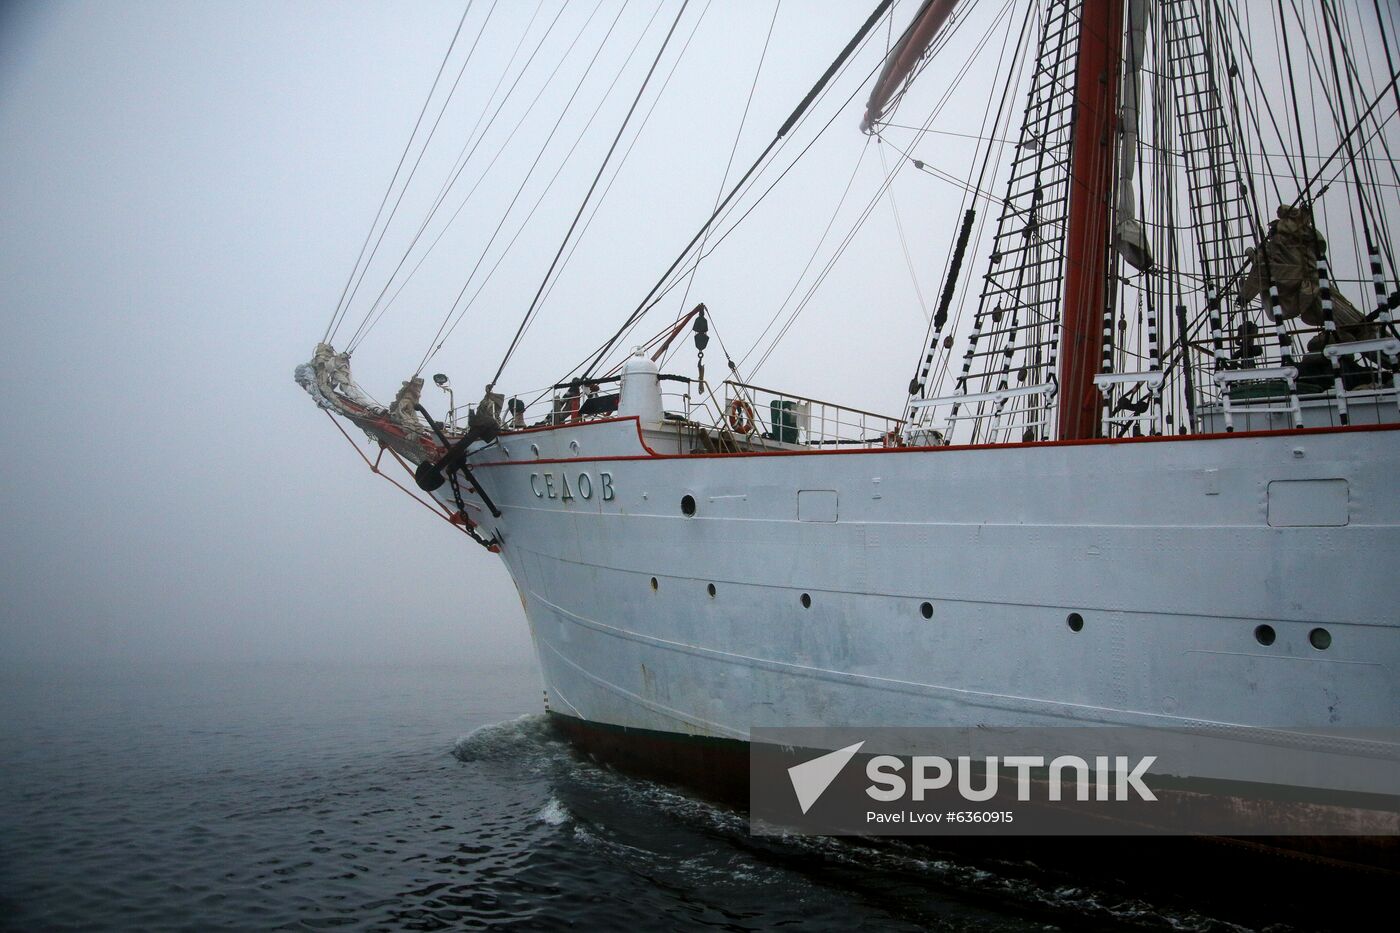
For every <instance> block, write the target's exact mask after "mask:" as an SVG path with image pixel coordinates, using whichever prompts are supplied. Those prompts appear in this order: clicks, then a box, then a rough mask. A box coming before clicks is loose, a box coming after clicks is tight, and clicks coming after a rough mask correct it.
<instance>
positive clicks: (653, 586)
mask: <svg viewBox="0 0 1400 933" xmlns="http://www.w3.org/2000/svg"><path fill="white" fill-rule="evenodd" d="M651 589H652V592H655V591H656V589H657V583H656V578H655V577H652V578H651Z"/></svg>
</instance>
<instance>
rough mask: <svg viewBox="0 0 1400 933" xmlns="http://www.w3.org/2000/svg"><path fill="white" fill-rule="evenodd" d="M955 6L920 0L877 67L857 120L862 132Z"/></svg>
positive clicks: (948, 0)
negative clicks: (862, 109) (883, 61)
mask: <svg viewBox="0 0 1400 933" xmlns="http://www.w3.org/2000/svg"><path fill="white" fill-rule="evenodd" d="M957 5H958V0H924V5H923V6H922V7H920V8H919V12H918V13H917V14H915V16H914V19H913V21H912V22H911V23H910V25H909V28H908V29H906V30H905V31H904V35H903V37H902V38H900V40H899V41H898V42H896V43H895V46H894V48H892V49H890V53H889V55H888V56H886V58H885V67H884V68H882V69H881V70H880V77H879V78H878V79H876V81H875V87H874V89H873V90H872V91H871V92H870V99H869V100H868V101H866V104H865V117H864V118H863V119H862V120H861V121H860V128H861V129H862V130H863V131H866V132H869V130H870V128H871V127H872V126H874V125H875V124H876V123H878V122H880V120H881V118H883V117H884V115H885V107H886V106H888V104H889V102H890V100H891V99H892V98H893V97H894V95H895V93H896V92H898V91H899V89H900V88H901V87H902V86H903V85H904V83H905V81H906V80H907V79H908V77H909V75H910V74H911V73H912V72H913V70H914V67H915V66H916V65H918V64H919V62H921V61H923V58H924V54H925V53H926V52H927V51H928V47H929V46H930V45H932V44H933V40H934V39H936V38H938V33H939V32H940V31H941V30H942V29H943V24H944V23H946V22H947V21H948V17H949V16H951V15H952V13H953V8H954V7H955V6H957Z"/></svg>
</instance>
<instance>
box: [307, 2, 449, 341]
mask: <svg viewBox="0 0 1400 933" xmlns="http://www.w3.org/2000/svg"><path fill="white" fill-rule="evenodd" d="M471 8H472V0H467V6H466V8H465V9H463V10H462V18H461V19H460V20H458V21H457V30H456V32H454V33H453V34H452V41H451V42H449V43H448V44H447V51H446V52H445V53H443V56H442V64H440V65H438V70H437V74H436V75H435V76H434V77H433V85H432V87H430V88H429V89H428V96H427V97H425V98H424V99H423V107H422V109H421V110H419V111H418V119H417V120H416V121H415V122H414V124H413V132H411V133H409V134H408V142H406V143H404V147H403V153H402V154H401V155H400V156H399V163H398V165H396V166H395V167H394V174H393V176H392V177H391V178H390V179H389V187H387V188H385V189H384V197H383V198H382V199H380V202H379V209H378V210H377V211H375V214H374V221H373V223H371V224H370V225H369V230H368V231H367V232H366V233H365V241H364V243H362V244H361V245H360V254H359V255H358V256H356V257H355V265H354V266H353V267H352V268H351V269H350V275H349V277H348V278H347V279H346V280H345V287H344V288H342V289H341V291H340V300H339V301H337V302H336V305H335V312H334V313H333V314H332V315H331V320H330V323H328V324H327V325H326V332H325V334H324V335H323V336H322V338H321V342H322V343H327V342H329V341H330V340H331V339H332V338H334V337H335V332H336V329H337V328H338V327H339V326H340V323H339V320H338V319H340V318H343V317H344V312H345V309H346V307H347V306H346V303H345V296H346V294H347V293H348V292H349V291H350V283H351V282H353V281H354V280H355V273H356V272H357V271H359V268H360V260H362V259H363V258H364V255H365V250H366V249H368V248H369V241H370V238H371V237H372V236H374V228H375V227H377V226H378V225H379V218H380V217H382V216H383V214H384V205H385V204H388V203H389V194H390V193H391V192H392V191H393V190H394V184H395V183H396V182H397V181H398V180H399V172H400V171H402V170H403V163H404V160H405V159H407V158H408V151H409V149H411V148H412V147H413V139H414V137H416V136H417V135H418V128H419V126H421V125H422V123H423V116H424V115H425V114H426V113H427V112H428V104H430V103H431V102H432V99H433V94H434V93H436V92H437V86H438V82H439V81H441V80H442V73H443V71H444V70H446V68H447V62H448V59H450V58H451V57H452V50H453V49H454V48H456V47H457V37H458V36H460V35H461V34H462V26H463V24H465V23H466V21H467V14H468V13H470V12H471Z"/></svg>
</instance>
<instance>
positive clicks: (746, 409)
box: [727, 398, 754, 435]
mask: <svg viewBox="0 0 1400 933" xmlns="http://www.w3.org/2000/svg"><path fill="white" fill-rule="evenodd" d="M753 418H754V416H753V406H752V405H750V404H749V403H748V402H746V401H744V400H743V399H741V398H736V399H734V400H733V401H732V402H730V403H729V417H728V419H727V420H728V422H729V428H730V430H731V431H733V432H734V433H735V434H743V435H749V434H752V433H753Z"/></svg>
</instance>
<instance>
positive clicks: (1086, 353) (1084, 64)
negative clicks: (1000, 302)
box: [1058, 0, 1123, 441]
mask: <svg viewBox="0 0 1400 933" xmlns="http://www.w3.org/2000/svg"><path fill="white" fill-rule="evenodd" d="M1122 47H1123V0H1083V3H1082V5H1081V8H1080V18H1079V58H1078V62H1077V64H1076V66H1075V89H1074V130H1073V132H1074V142H1073V144H1072V145H1073V151H1072V153H1071V157H1070V179H1071V180H1070V190H1069V209H1068V213H1069V224H1068V229H1067V232H1066V236H1065V259H1066V262H1065V291H1064V304H1063V310H1062V312H1061V331H1060V390H1059V403H1058V404H1059V435H1058V436H1059V439H1060V440H1062V441H1065V440H1079V439H1083V438H1091V437H1094V436H1095V435H1096V434H1097V433H1098V421H1099V408H1100V402H1099V392H1098V389H1097V388H1096V387H1095V386H1094V376H1095V375H1096V374H1097V373H1098V371H1099V365H1100V362H1101V359H1100V358H1101V354H1102V341H1103V317H1104V310H1105V307H1106V306H1107V302H1108V273H1109V231H1110V220H1111V218H1110V213H1111V196H1112V188H1113V149H1114V146H1113V144H1114V136H1115V129H1116V127H1115V123H1116V119H1115V116H1116V111H1117V107H1118V71H1119V66H1120V60H1121V57H1122Z"/></svg>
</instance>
